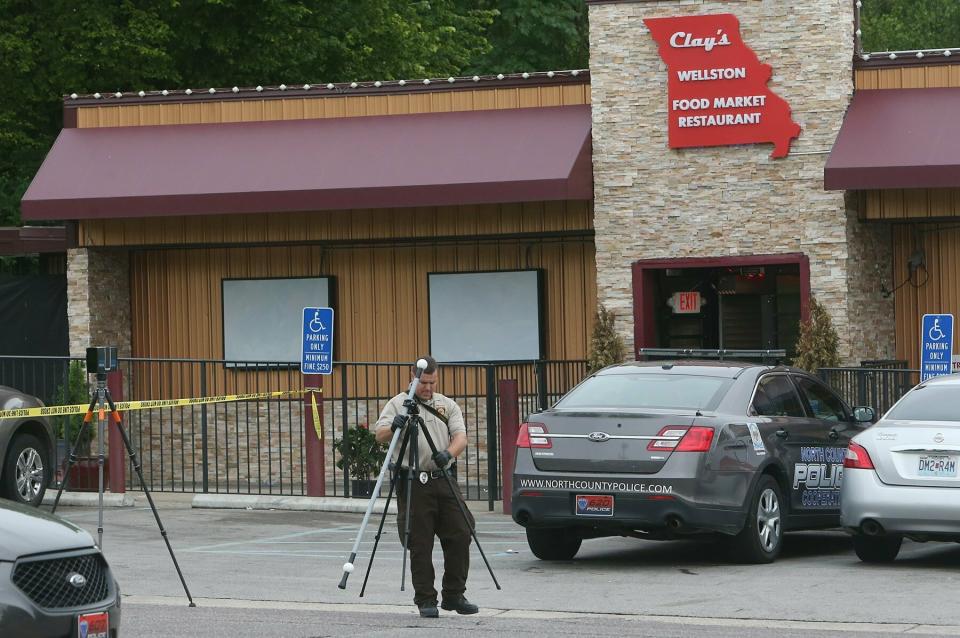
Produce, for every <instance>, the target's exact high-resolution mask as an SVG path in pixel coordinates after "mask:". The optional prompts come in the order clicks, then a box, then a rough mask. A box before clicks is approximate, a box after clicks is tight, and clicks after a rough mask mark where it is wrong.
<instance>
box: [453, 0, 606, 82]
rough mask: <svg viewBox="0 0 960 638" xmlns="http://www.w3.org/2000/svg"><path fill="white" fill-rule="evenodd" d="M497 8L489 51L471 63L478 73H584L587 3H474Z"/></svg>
mask: <svg viewBox="0 0 960 638" xmlns="http://www.w3.org/2000/svg"><path fill="white" fill-rule="evenodd" d="M465 4H468V5H474V6H482V7H484V8H487V9H491V10H496V12H497V17H496V19H495V20H494V22H493V25H492V26H491V27H490V28H489V29H488V30H487V38H488V39H489V41H490V44H491V47H490V49H489V51H488V52H487V53H485V54H483V55H482V56H480V57H479V58H477V59H476V60H474V61H473V63H472V64H471V65H470V72H471V73H473V72H476V73H490V72H502V73H520V72H522V71H547V70H550V69H585V68H586V67H587V64H588V47H587V41H588V33H587V4H586V2H584V1H583V0H481V1H479V2H478V1H476V0H473V1H471V2H465Z"/></svg>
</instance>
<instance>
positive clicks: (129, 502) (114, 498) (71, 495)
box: [43, 488, 134, 507]
mask: <svg viewBox="0 0 960 638" xmlns="http://www.w3.org/2000/svg"><path fill="white" fill-rule="evenodd" d="M56 499H57V490H52V489H49V488H48V489H47V491H46V493H45V494H44V495H43V504H44V505H53V502H54V501H55V500H56ZM99 504H100V495H99V494H98V493H97V492H64V493H63V495H62V496H61V497H60V505H63V506H65V507H98V506H99ZM133 505H134V499H133V495H132V494H127V493H123V494H114V493H113V492H104V493H103V506H104V507H133Z"/></svg>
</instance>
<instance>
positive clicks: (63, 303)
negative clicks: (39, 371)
mask: <svg viewBox="0 0 960 638" xmlns="http://www.w3.org/2000/svg"><path fill="white" fill-rule="evenodd" d="M0 326H3V330H0V354H3V355H28V356H65V355H67V354H69V352H70V344H69V333H68V328H67V277H66V275H39V274H35V275H21V276H17V275H0Z"/></svg>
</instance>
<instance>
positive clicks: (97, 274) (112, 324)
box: [67, 248, 131, 357]
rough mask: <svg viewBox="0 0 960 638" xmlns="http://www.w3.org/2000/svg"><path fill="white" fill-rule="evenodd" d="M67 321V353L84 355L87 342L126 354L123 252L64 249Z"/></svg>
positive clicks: (127, 293)
mask: <svg viewBox="0 0 960 638" xmlns="http://www.w3.org/2000/svg"><path fill="white" fill-rule="evenodd" d="M67 322H68V324H69V328H70V355H71V356H74V357H83V356H85V355H86V351H87V348H88V347H89V346H117V352H118V354H119V356H121V357H129V356H130V354H131V340H130V273H129V258H128V255H127V253H126V252H123V251H102V250H96V249H91V248H74V249H71V250H69V251H67Z"/></svg>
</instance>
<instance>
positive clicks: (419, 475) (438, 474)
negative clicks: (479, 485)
mask: <svg viewBox="0 0 960 638" xmlns="http://www.w3.org/2000/svg"><path fill="white" fill-rule="evenodd" d="M447 472H449V473H450V478H453V479H456V477H457V467H456V464H454V465H453V466H451V467H449V468H447ZM408 474H413V480H415V481H416V480H419V481H420V482H421V483H426V482H427V481H429V480H430V479H438V478H443V470H433V471H430V472H428V471H426V470H424V471H422V472H414V471H412V470H408V469H402V470H400V473H399V478H400V479H402V480H404V481H405V480H407V475H408ZM424 477H426V478H424Z"/></svg>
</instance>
